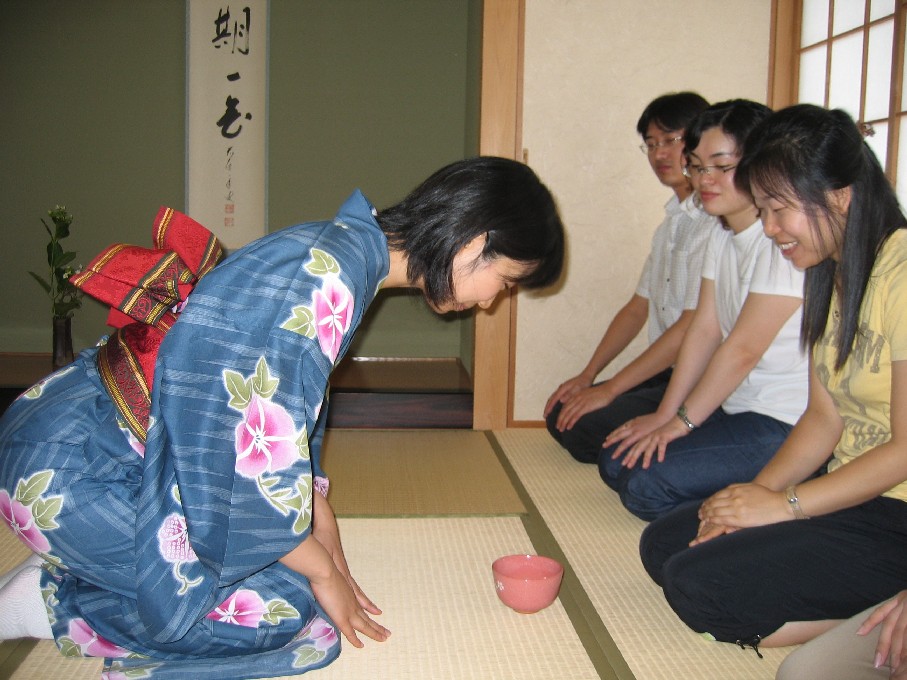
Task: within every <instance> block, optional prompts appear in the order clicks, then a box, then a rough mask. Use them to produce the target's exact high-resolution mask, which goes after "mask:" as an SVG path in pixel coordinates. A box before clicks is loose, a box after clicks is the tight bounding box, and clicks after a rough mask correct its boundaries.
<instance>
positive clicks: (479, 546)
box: [0, 517, 598, 680]
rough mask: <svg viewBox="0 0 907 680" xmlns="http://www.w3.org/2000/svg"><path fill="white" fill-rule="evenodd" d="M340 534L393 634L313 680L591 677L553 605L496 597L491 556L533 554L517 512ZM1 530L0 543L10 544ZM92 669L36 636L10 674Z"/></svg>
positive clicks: (37, 678)
mask: <svg viewBox="0 0 907 680" xmlns="http://www.w3.org/2000/svg"><path fill="white" fill-rule="evenodd" d="M340 530H341V533H342V536H343V543H344V547H345V552H346V556H347V559H348V561H349V563H350V568H351V571H352V573H353V576H354V577H355V578H356V579H357V581H358V582H359V584H360V585H361V586H362V588H363V590H364V591H365V592H366V593H367V594H368V596H369V597H371V598H372V599H373V600H374V601H375V602H376V603H377V604H378V606H380V607H381V608H382V609H383V610H384V614H383V615H382V616H380V617H378V619H379V620H380V621H381V623H383V624H384V625H385V626H387V627H388V628H389V629H390V630H391V631H393V635H392V636H391V637H390V639H389V640H387V641H386V642H384V643H377V642H374V641H372V640H368V639H365V640H364V641H365V648H364V649H356V648H354V647H353V646H352V645H349V644H348V643H344V648H343V653H342V654H341V655H340V658H339V659H338V660H337V661H336V662H334V663H333V664H332V665H331V666H329V667H327V668H325V669H323V670H321V671H318V672H317V673H312V674H311V677H312V678H313V680H332V679H335V678H336V679H337V680H341V679H342V680H515V679H517V678H518V679H520V680H552V679H564V680H567V679H569V680H595V679H596V678H598V674H597V673H596V671H595V669H594V667H593V665H592V663H591V661H590V660H589V658H588V656H587V655H586V653H585V650H584V649H583V646H582V644H581V643H580V641H579V639H578V638H577V636H576V633H575V631H574V629H573V626H572V624H571V622H570V620H569V619H568V617H567V614H566V613H565V611H564V608H563V607H562V606H561V603H560V601H555V603H554V604H553V605H552V606H551V607H549V608H547V609H545V610H543V611H541V612H538V613H536V614H531V615H525V614H517V613H516V612H513V611H511V610H510V609H508V608H507V607H505V606H504V605H503V604H501V602H500V601H499V600H498V599H497V595H496V594H495V591H494V586H493V583H492V576H491V562H492V561H493V560H494V559H495V558H496V557H499V556H500V555H504V554H509V553H525V552H532V551H533V548H532V544H531V543H530V541H529V537H528V536H527V535H526V532H525V530H524V529H523V525H522V522H521V521H520V520H519V519H518V518H516V517H499V518H491V517H450V518H424V519H415V518H397V519H364V518H348V519H341V520H340ZM0 536H2V539H0V541H2V542H0V549H2V548H6V546H7V544H8V543H9V540H10V539H11V540H15V539H12V537H11V534H10V532H8V531H4V532H2V534H0ZM27 644H31V643H30V642H29V643H27ZM100 667H101V661H100V660H99V659H91V660H81V659H78V660H72V659H64V658H62V657H61V656H60V655H59V653H58V652H57V650H56V647H55V646H54V644H53V643H52V642H49V641H42V642H39V643H38V644H37V646H36V647H35V649H34V650H33V651H32V652H31V653H30V654H29V655H28V656H27V657H26V658H25V660H24V661H23V662H22V664H21V665H20V666H19V668H18V669H17V670H16V671H15V672H14V673H13V674H12V676H10V677H11V678H12V680H46V679H48V678H66V679H67V680H83V679H84V680H97V678H98V677H99V673H100ZM306 677H309V676H306ZM187 680H188V679H187Z"/></svg>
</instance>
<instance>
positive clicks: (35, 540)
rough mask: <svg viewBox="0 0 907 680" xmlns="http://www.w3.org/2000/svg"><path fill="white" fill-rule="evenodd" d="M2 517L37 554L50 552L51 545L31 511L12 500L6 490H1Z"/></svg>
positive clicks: (0, 512) (0, 509) (0, 507)
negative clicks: (36, 523)
mask: <svg viewBox="0 0 907 680" xmlns="http://www.w3.org/2000/svg"><path fill="white" fill-rule="evenodd" d="M0 515H2V516H3V519H4V520H5V521H6V523H7V524H8V525H9V528H10V529H12V531H13V533H14V534H15V535H16V538H18V539H19V540H20V541H22V542H23V543H24V544H25V545H27V546H28V547H29V548H31V549H32V550H33V551H34V552H37V553H46V552H48V551H49V550H50V543H48V541H47V539H46V538H45V537H44V534H42V533H41V530H40V529H38V527H37V526H36V525H35V518H34V517H33V516H32V513H31V509H30V508H29V507H28V506H25V505H23V504H22V503H20V502H19V501H17V500H15V499H13V498H10V495H9V492H8V491H7V490H6V489H0Z"/></svg>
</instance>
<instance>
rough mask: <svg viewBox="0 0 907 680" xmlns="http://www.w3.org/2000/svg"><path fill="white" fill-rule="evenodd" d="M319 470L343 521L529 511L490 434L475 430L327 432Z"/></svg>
mask: <svg viewBox="0 0 907 680" xmlns="http://www.w3.org/2000/svg"><path fill="white" fill-rule="evenodd" d="M322 465H323V467H324V469H325V472H326V473H327V474H328V476H329V477H330V478H331V496H330V498H331V506H332V507H333V508H334V512H336V513H337V515H338V516H341V517H377V516H390V517H403V516H422V517H425V516H437V515H445V516H449V515H508V514H517V513H523V512H525V510H526V509H525V508H524V507H523V503H522V502H521V501H520V499H519V496H517V494H516V492H515V491H514V489H513V485H512V484H511V483H510V480H509V479H508V477H507V473H506V472H505V471H504V469H503V468H502V467H501V464H500V463H499V462H498V457H497V455H496V454H495V452H494V450H493V449H492V448H491V445H490V444H489V442H488V439H487V437H486V436H485V434H483V433H482V432H474V431H472V430H406V431H400V430H396V431H393V430H328V432H327V433H326V435H325V441H324V444H323V446H322Z"/></svg>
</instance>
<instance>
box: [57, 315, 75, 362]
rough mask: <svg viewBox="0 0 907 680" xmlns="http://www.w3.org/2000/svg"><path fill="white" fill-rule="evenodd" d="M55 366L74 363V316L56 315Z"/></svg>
mask: <svg viewBox="0 0 907 680" xmlns="http://www.w3.org/2000/svg"><path fill="white" fill-rule="evenodd" d="M53 360H54V366H53V370H55V371H56V370H57V369H58V368H63V366H66V365H68V364H71V363H72V360H73V353H72V317H71V316H63V317H60V316H55V317H54V359H53Z"/></svg>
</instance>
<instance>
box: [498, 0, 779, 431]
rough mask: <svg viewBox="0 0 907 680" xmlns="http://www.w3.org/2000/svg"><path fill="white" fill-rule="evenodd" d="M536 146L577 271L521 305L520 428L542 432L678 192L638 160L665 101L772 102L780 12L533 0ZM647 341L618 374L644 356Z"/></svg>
mask: <svg viewBox="0 0 907 680" xmlns="http://www.w3.org/2000/svg"><path fill="white" fill-rule="evenodd" d="M526 5H527V7H526V42H525V74H524V103H523V145H524V147H525V148H526V150H527V151H528V160H529V163H530V165H532V166H533V167H534V168H535V169H536V171H537V172H538V173H539V174H540V175H541V177H542V178H543V180H544V181H545V182H547V183H548V185H549V186H550V188H551V189H552V191H553V192H554V193H555V195H556V196H557V198H558V201H559V203H560V207H561V212H562V215H563V218H564V222H565V224H566V226H567V231H568V238H569V244H568V263H567V268H566V274H565V276H564V279H563V281H562V283H561V285H560V286H559V288H558V289H557V291H556V292H555V294H553V295H546V296H532V295H529V294H526V293H525V292H523V293H520V295H519V300H518V308H517V309H518V320H517V343H516V382H515V396H514V409H513V419H514V420H515V421H540V420H541V417H542V408H543V406H544V404H545V400H546V399H547V397H548V395H549V394H550V393H551V391H552V390H553V389H554V388H555V387H556V386H557V385H558V384H559V383H560V382H561V381H562V380H564V379H565V378H567V377H570V376H573V375H575V374H576V373H578V372H579V371H580V370H581V369H582V368H583V367H584V366H585V364H586V362H587V361H588V359H589V357H590V355H591V353H592V351H593V349H594V348H595V346H596V344H597V343H598V341H599V340H600V338H601V335H602V333H603V332H604V329H605V327H606V326H607V323H608V322H609V321H610V320H611V318H612V317H613V315H614V314H615V312H616V311H617V310H618V309H619V308H620V307H621V306H622V305H623V304H624V303H625V302H626V300H627V299H629V297H630V295H632V293H633V291H634V289H635V286H636V282H637V279H638V277H639V273H640V270H641V268H642V264H643V261H644V260H645V256H646V254H647V253H648V249H649V245H650V242H651V237H652V232H653V231H654V229H655V227H656V226H658V224H659V222H660V221H661V219H662V216H663V210H662V206H663V205H664V203H665V201H666V200H667V199H668V198H669V197H670V192H669V191H668V190H666V189H665V188H664V187H662V186H661V185H660V184H659V183H658V181H657V180H656V179H655V177H654V176H653V174H652V171H651V169H650V168H649V165H648V162H647V161H646V158H645V156H643V155H642V154H641V153H640V152H639V149H638V148H637V147H638V145H639V143H640V139H639V136H638V135H637V133H636V120H637V118H638V117H639V114H640V113H641V112H642V109H643V108H644V107H645V105H646V104H647V103H648V102H649V101H650V100H651V99H653V98H654V97H656V96H658V95H660V94H663V93H665V92H670V91H676V90H686V89H692V90H696V91H698V92H699V93H700V94H702V95H703V96H704V97H705V98H706V99H708V100H710V101H720V100H722V99H729V98H733V97H745V98H749V99H755V100H757V101H761V102H764V101H765V99H766V91H767V81H768V55H769V24H770V11H771V2H770V0H687V1H686V2H679V1H677V0H607V1H603V0H571V1H570V2H566V1H564V0H527V3H526ZM644 341H645V331H643V332H642V333H641V334H640V337H639V338H637V341H636V344H634V345H633V346H631V347H630V348H629V349H628V350H627V351H626V352H625V353H624V356H622V357H619V358H618V360H617V361H616V362H615V364H614V365H612V366H611V367H609V368H608V369H606V370H605V372H604V373H603V377H606V376H607V375H610V374H611V373H612V372H613V370H615V369H616V368H619V367H620V366H622V365H623V363H624V361H623V360H624V359H625V357H629V358H632V357H633V356H635V354H637V353H638V352H639V351H640V350H641V349H642V348H643V347H644Z"/></svg>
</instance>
